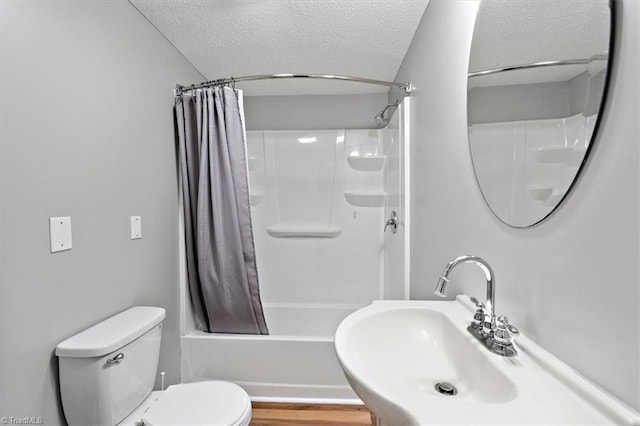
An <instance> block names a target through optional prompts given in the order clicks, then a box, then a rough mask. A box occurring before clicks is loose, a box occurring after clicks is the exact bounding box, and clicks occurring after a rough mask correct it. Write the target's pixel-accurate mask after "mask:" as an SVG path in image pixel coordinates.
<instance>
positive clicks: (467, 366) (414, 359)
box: [335, 297, 640, 426]
mask: <svg viewBox="0 0 640 426" xmlns="http://www.w3.org/2000/svg"><path fill="white" fill-rule="evenodd" d="M472 315H473V314H472V311H471V305H470V304H469V302H468V301H466V297H465V298H464V300H463V299H462V298H459V299H458V301H451V302H440V301H377V302H374V303H373V304H372V305H370V306H368V307H366V308H363V309H360V310H359V311H356V312H355V313H353V314H351V315H350V316H349V317H347V318H346V319H345V320H344V321H343V322H342V323H341V324H340V326H339V327H338V330H337V331H336V338H335V345H336V352H337V355H338V359H339V360H340V363H341V365H342V368H343V370H344V372H345V375H346V376H347V379H348V381H349V383H350V384H351V386H352V387H353V389H354V390H355V392H356V393H357V394H358V396H360V398H362V400H363V401H364V402H365V403H366V404H367V406H368V407H369V408H370V409H371V410H372V411H373V412H374V413H375V414H376V415H377V416H378V417H379V418H380V419H381V420H382V421H383V422H384V424H387V425H392V426H396V425H423V424H434V423H436V424H442V423H458V424H470V423H474V424H478V423H485V424H486V423H492V424H500V423H502V424H514V423H527V424H536V423H537V424H550V423H554V424H558V423H561V424H562V423H564V424H607V425H609V424H613V423H615V424H628V425H640V415H638V413H636V412H634V411H633V410H631V409H630V408H629V407H627V406H625V405H623V404H622V403H620V402H619V401H617V400H614V399H613V398H612V397H611V396H609V395H607V394H605V393H604V392H603V391H601V390H600V389H598V388H596V387H595V386H594V385H593V384H591V383H589V382H587V381H586V380H585V379H583V378H582V377H580V376H579V375H578V374H577V373H576V372H574V371H573V370H571V369H570V368H569V367H568V366H566V365H564V364H562V363H561V362H560V361H559V360H557V359H556V358H554V357H553V356H552V355H550V354H549V353H547V352H545V351H544V350H542V349H541V348H540V347H538V346H537V345H535V344H534V343H533V342H531V341H530V340H528V339H526V337H524V336H520V337H519V338H518V342H519V343H520V344H519V345H518V351H519V355H518V356H517V357H515V358H505V357H501V356H499V355H496V354H493V353H491V352H489V351H488V350H487V349H486V348H485V347H484V346H482V345H481V344H480V342H478V341H477V340H476V339H475V338H474V337H473V336H471V334H469V333H468V332H467V330H466V327H467V325H468V324H469V320H470V319H471V317H472ZM441 382H447V383H450V384H452V385H453V386H454V387H455V388H456V389H457V394H456V395H443V394H441V393H439V392H438V391H437V390H436V388H435V385H436V384H437V383H441Z"/></svg>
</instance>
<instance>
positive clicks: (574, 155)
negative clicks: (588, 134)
mask: <svg viewBox="0 0 640 426" xmlns="http://www.w3.org/2000/svg"><path fill="white" fill-rule="evenodd" d="M586 152H587V149H586V148H584V147H581V148H574V147H572V146H544V147H540V148H529V149H528V150H527V154H528V155H529V158H531V159H532V160H533V161H535V162H537V163H545V164H563V163H566V164H568V165H570V166H578V165H580V164H581V163H582V159H583V158H584V154H585V153H586Z"/></svg>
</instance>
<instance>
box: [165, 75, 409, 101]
mask: <svg viewBox="0 0 640 426" xmlns="http://www.w3.org/2000/svg"><path fill="white" fill-rule="evenodd" d="M277 78H317V79H325V80H342V81H355V82H358V83H366V84H376V85H379V86H388V87H399V88H401V89H403V90H404V91H405V93H407V94H409V93H411V84H409V83H408V82H406V83H398V82H395V81H384V80H372V79H370V78H361V77H350V76H346V75H333V74H259V75H247V76H243V77H231V78H221V79H219V80H210V81H205V82H203V83H200V84H191V85H188V86H183V85H181V84H176V91H175V94H176V96H182V94H183V93H184V92H188V91H191V90H197V89H204V88H205V87H212V86H222V85H226V84H234V83H238V82H240V81H251V80H271V79H277Z"/></svg>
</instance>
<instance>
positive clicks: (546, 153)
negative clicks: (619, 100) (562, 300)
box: [467, 0, 613, 227]
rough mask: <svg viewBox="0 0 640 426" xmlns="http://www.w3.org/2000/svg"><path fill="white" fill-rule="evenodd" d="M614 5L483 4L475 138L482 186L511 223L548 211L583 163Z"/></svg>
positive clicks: (592, 0) (474, 83)
mask: <svg viewBox="0 0 640 426" xmlns="http://www.w3.org/2000/svg"><path fill="white" fill-rule="evenodd" d="M611 7H612V6H611V5H610V4H609V2H608V1H603V0H582V1H558V0H551V1H550V0H524V1H505V0H483V1H482V2H481V3H480V7H479V9H478V14H477V18H476V24H475V29H474V33H473V41H472V45H471V56H470V59H469V74H468V80H467V81H468V86H467V90H468V93H467V94H468V98H467V118H468V126H469V145H470V150H471V157H472V161H473V168H474V171H475V175H476V179H477V181H478V185H479V187H480V190H481V191H482V195H483V197H484V199H485V200H486V202H487V204H488V205H489V207H490V208H491V210H492V211H493V213H494V214H495V215H496V216H497V217H498V218H499V219H500V220H501V221H503V222H504V223H506V224H507V225H510V226H514V227H527V226H530V225H533V224H536V223H538V222H540V221H541V220H543V219H544V218H545V217H547V216H548V215H549V214H550V213H551V212H552V211H553V210H554V209H555V208H556V207H557V206H558V205H559V204H560V202H561V201H562V199H563V198H564V197H565V195H566V194H567V192H568V191H569V189H571V186H572V184H573V182H574V181H575V179H576V177H577V175H578V173H579V172H580V169H581V167H582V165H583V164H584V160H585V158H586V155H587V154H588V152H589V148H590V146H591V145H592V143H593V139H594V136H595V134H596V130H597V127H598V117H599V116H600V113H601V110H602V104H603V102H604V94H605V92H606V86H607V77H608V69H609V54H610V46H611V34H612V16H613V13H612V10H611Z"/></svg>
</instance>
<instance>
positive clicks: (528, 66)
mask: <svg viewBox="0 0 640 426" xmlns="http://www.w3.org/2000/svg"><path fill="white" fill-rule="evenodd" d="M608 58H609V55H607V54H600V55H593V56H592V57H590V58H586V59H564V60H561V61H543V62H533V63H531V64H522V65H511V66H508V67H502V68H492V69H489V70H484V71H475V72H470V73H469V74H467V77H469V78H471V77H479V76H481V75H490V74H497V73H500V72H505V71H516V70H526V69H531V68H543V67H552V66H557V65H586V64H590V63H591V62H593V61H604V60H607V59H608Z"/></svg>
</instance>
